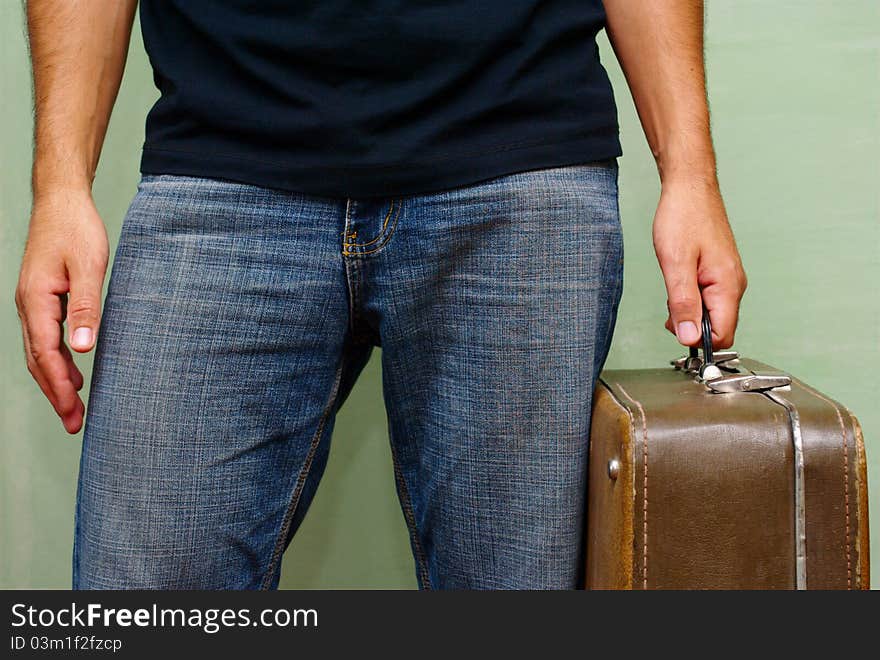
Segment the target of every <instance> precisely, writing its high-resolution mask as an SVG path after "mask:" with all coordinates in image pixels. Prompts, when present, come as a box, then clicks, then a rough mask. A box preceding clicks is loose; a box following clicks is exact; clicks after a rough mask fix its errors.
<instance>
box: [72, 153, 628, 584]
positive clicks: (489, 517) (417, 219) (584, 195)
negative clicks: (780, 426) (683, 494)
mask: <svg viewBox="0 0 880 660" xmlns="http://www.w3.org/2000/svg"><path fill="white" fill-rule="evenodd" d="M622 250H623V248H622V236H621V228H620V222H619V214H618V205H617V164H616V161H615V160H613V159H612V160H610V161H604V162H597V163H590V164H583V165H573V166H563V167H555V168H549V169H540V170H532V171H525V172H519V173H516V174H512V175H506V176H501V177H497V178H494V179H490V180H487V181H483V182H481V183H479V184H476V185H471V186H465V187H459V188H454V189H448V190H445V191H442V192H436V193H430V194H423V195H413V196H406V197H397V198H358V199H351V198H349V199H337V198H329V197H315V196H309V195H305V194H301V193H291V192H285V191H279V190H271V189H266V188H261V187H257V186H253V185H248V184H242V183H233V182H230V181H221V180H215V179H207V178H199V177H189V176H177V175H169V174H160V175H145V176H144V177H143V178H142V180H141V183H140V185H139V186H138V191H137V194H136V195H135V197H134V200H133V201H132V203H131V206H130V208H129V210H128V213H127V215H126V217H125V220H124V223H123V227H122V233H121V236H120V240H119V244H118V248H117V250H116V256H115V260H114V263H113V268H112V272H111V276H110V282H109V291H108V295H107V299H106V302H105V309H104V316H103V320H102V322H101V328H100V332H99V339H98V345H97V349H96V356H95V363H94V371H93V376H92V383H91V394H90V398H89V405H88V413H87V418H86V426H85V433H84V440H83V449H82V461H81V466H80V478H79V487H78V492H77V510H76V537H75V545H74V556H73V585H74V588H80V589H84V588H116V589H131V588H167V589H187V588H201V589H259V588H262V589H271V588H276V587H277V585H278V580H279V571H280V562H281V556H282V553H283V552H284V550H285V549H286V547H287V545H288V543H289V542H290V539H291V537H292V535H293V534H294V532H295V531H296V529H297V527H298V526H299V525H300V522H301V521H302V519H303V517H304V516H305V514H306V511H307V509H308V507H309V504H310V502H311V500H312V497H313V495H314V493H315V489H316V487H317V484H318V480H319V479H320V478H321V474H322V472H323V470H324V466H325V463H326V460H327V455H328V450H329V445H330V437H331V433H332V430H333V424H334V419H335V416H336V413H337V411H338V410H339V408H340V406H341V405H342V404H343V402H344V401H345V399H346V397H347V395H348V393H349V391H350V390H351V387H352V385H353V384H354V382H355V379H356V378H357V376H358V374H359V373H360V371H361V369H362V368H363V367H364V365H365V363H366V362H367V360H368V358H369V356H370V354H371V351H372V349H373V347H374V346H381V349H382V350H381V359H382V374H383V393H384V398H385V404H386V408H387V414H388V422H389V429H390V441H391V446H392V455H393V457H394V465H395V468H394V472H395V475H396V479H397V490H398V494H399V496H400V502H401V506H402V509H403V514H404V517H405V519H406V522H407V524H408V526H409V530H410V536H411V544H412V549H413V556H414V559H415V570H416V574H417V578H418V582H419V585H420V587H422V588H435V589H436V588H459V589H505V588H517V589H531V588H572V587H574V586H575V585H576V582H577V580H578V578H579V574H580V567H581V552H582V538H581V537H582V530H583V517H584V496H585V481H586V474H587V471H586V462H587V445H588V432H589V424H590V403H591V396H592V391H593V384H594V381H595V379H596V377H597V375H598V373H599V370H600V368H601V367H602V364H603V362H604V360H605V357H606V355H607V351H608V347H609V343H610V340H611V335H612V331H613V327H614V322H615V318H616V314H617V304H618V301H619V299H620V295H621V287H622V278H623V270H622V269H623V258H622V257H623V254H622Z"/></svg>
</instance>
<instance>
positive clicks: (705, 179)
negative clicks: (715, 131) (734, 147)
mask: <svg viewBox="0 0 880 660" xmlns="http://www.w3.org/2000/svg"><path fill="white" fill-rule="evenodd" d="M654 159H655V161H656V164H657V173H658V174H659V175H660V184H661V185H662V186H664V187H667V186H680V185H689V186H693V185H708V186H716V187H717V186H718V174H717V171H716V162H715V152H714V150H713V148H712V144H711V141H710V140H708V139H706V140H699V141H697V142H696V143H694V142H690V143H687V142H685V143H683V144H681V145H676V146H674V147H672V146H670V147H668V148H666V149H661V150H655V151H654Z"/></svg>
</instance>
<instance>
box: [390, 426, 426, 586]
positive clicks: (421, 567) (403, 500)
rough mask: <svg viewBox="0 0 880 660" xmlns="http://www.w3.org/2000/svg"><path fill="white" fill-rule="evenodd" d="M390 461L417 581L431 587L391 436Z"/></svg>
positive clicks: (413, 514) (410, 502)
mask: <svg viewBox="0 0 880 660" xmlns="http://www.w3.org/2000/svg"><path fill="white" fill-rule="evenodd" d="M390 445H391V462H392V463H393V464H394V478H395V479H396V480H397V485H398V487H399V488H400V495H401V497H400V504H401V508H402V509H403V517H404V519H405V520H406V525H407V527H408V528H409V535H410V541H411V542H412V545H413V548H414V549H415V553H414V554H415V559H416V563H417V564H418V574H419V581H420V582H421V586H422V589H423V590H426V591H427V590H430V589H431V580H430V576H429V573H428V561H427V559H426V558H425V551H424V549H423V548H422V542H421V538H420V537H419V530H418V525H417V524H416V518H415V513H414V511H413V508H412V500H411V498H410V495H409V488H407V485H406V479H404V477H403V472H402V471H401V469H400V463H399V462H398V460H397V452H396V451H395V449H394V440H393V437H392V440H391V443H390Z"/></svg>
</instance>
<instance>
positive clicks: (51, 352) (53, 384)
mask: <svg viewBox="0 0 880 660" xmlns="http://www.w3.org/2000/svg"><path fill="white" fill-rule="evenodd" d="M53 301H54V302H53ZM60 315H61V302H60V301H59V299H58V296H55V295H52V294H46V296H41V297H40V298H37V299H32V301H31V304H30V305H29V309H28V315H27V332H28V337H29V342H30V355H31V358H32V359H33V361H34V363H35V365H36V368H37V370H38V371H39V373H40V374H41V375H42V377H43V378H45V379H46V382H47V383H48V385H49V387H50V389H51V390H52V392H53V393H54V395H55V401H54V404H53V405H54V408H55V411H56V412H57V413H58V414H59V415H60V416H61V417H62V418H64V417H65V416H66V415H70V414H71V413H73V412H74V411H75V410H76V408H77V407H78V403H79V395H78V394H77V391H76V388H75V387H74V385H73V382H72V381H71V379H70V371H69V370H68V366H67V363H66V362H65V360H64V356H63V355H62V354H61V324H60V320H61V319H60Z"/></svg>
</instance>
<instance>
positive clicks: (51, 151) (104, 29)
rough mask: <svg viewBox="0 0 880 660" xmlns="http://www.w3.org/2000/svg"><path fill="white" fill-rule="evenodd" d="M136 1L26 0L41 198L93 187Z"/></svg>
mask: <svg viewBox="0 0 880 660" xmlns="http://www.w3.org/2000/svg"><path fill="white" fill-rule="evenodd" d="M136 6H137V0H28V3H27V20H28V35H29V41H30V49H31V61H32V63H33V75H34V107H35V114H36V123H35V131H34V139H35V147H34V167H33V177H32V181H33V188H34V195H35V197H36V196H39V195H41V194H43V193H46V192H51V191H53V190H56V189H70V188H81V189H85V190H89V189H90V188H91V184H92V180H93V179H94V176H95V170H96V168H97V165H98V157H99V155H100V152H101V146H102V144H103V142H104V135H105V134H106V131H107V124H108V122H109V120H110V113H111V111H112V108H113V104H114V102H115V100H116V94H117V92H118V91H119V84H120V81H121V80H122V72H123V69H124V67H125V59H126V55H127V53H128V43H129V39H130V37H131V27H132V22H133V19H134V12H135V7H136Z"/></svg>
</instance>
